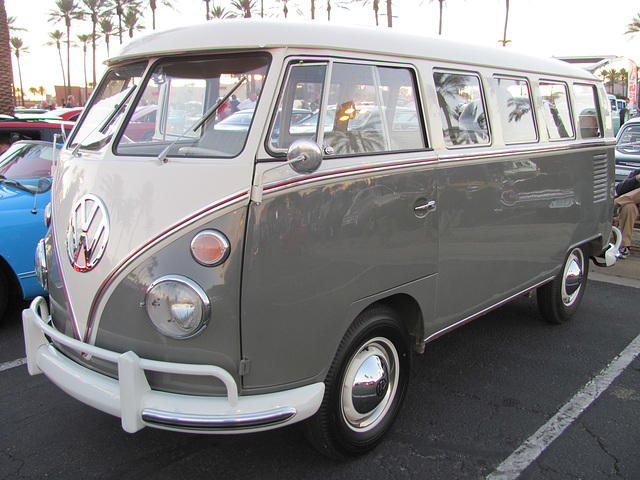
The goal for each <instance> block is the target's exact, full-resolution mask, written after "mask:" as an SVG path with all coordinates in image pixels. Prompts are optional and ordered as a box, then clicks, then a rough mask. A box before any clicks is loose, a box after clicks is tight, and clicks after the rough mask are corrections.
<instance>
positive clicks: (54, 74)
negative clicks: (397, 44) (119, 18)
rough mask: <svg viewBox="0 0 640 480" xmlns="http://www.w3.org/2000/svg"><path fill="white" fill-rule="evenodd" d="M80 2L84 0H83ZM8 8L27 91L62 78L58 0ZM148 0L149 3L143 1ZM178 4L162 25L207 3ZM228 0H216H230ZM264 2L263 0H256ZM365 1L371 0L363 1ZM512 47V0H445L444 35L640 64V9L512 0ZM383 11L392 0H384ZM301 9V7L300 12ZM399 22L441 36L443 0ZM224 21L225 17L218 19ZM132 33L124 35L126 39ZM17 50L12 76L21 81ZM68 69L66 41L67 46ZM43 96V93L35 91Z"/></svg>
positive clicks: (404, 11) (405, 6) (353, 11)
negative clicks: (56, 36) (634, 30)
mask: <svg viewBox="0 0 640 480" xmlns="http://www.w3.org/2000/svg"><path fill="white" fill-rule="evenodd" d="M78 1H79V0H78ZM263 1H264V4H265V9H266V16H268V17H269V18H272V19H273V18H276V19H278V20H280V21H283V22H284V21H292V20H308V19H309V18H310V12H309V5H310V0H299V1H296V0H289V2H288V7H289V16H288V18H287V19H284V17H283V15H282V12H281V10H280V8H281V6H282V3H279V2H277V1H276V0H263ZM4 3H5V8H6V10H7V15H8V16H12V17H16V22H15V24H16V26H18V27H22V28H25V29H26V31H18V32H14V33H13V34H12V35H13V36H17V37H20V38H21V39H22V40H23V42H24V45H25V46H26V47H28V49H29V52H30V53H23V54H21V56H20V66H21V70H22V83H23V87H24V89H25V91H28V89H29V87H36V88H37V87H39V86H44V87H45V89H46V91H47V92H48V93H53V92H54V87H53V86H54V85H55V84H57V85H62V72H61V69H60V60H59V57H58V50H57V49H56V47H55V46H48V45H46V44H47V43H48V42H49V41H51V38H50V37H49V35H48V34H49V33H50V32H52V31H54V30H56V29H58V30H61V31H65V26H64V23H58V24H54V23H52V22H50V21H49V13H50V11H52V10H53V9H54V8H55V0H4ZM145 3H148V2H145ZM171 3H172V4H173V5H174V6H175V7H176V8H175V9H170V8H168V7H166V6H164V5H162V4H161V2H158V4H159V7H158V9H157V10H156V30H165V29H169V28H173V27H177V26H182V25H188V24H192V23H200V22H203V21H205V3H204V1H202V0H171ZM228 3H230V2H229V0H215V4H216V5H220V6H223V7H225V8H226V9H227V10H230V8H229V7H228V6H227V5H228ZM257 3H258V4H259V3H260V0H258V2H257ZM331 3H332V6H333V8H332V11H331V17H332V18H331V22H332V23H339V24H358V25H368V26H371V27H374V26H375V17H374V13H373V9H372V7H371V0H369V1H368V2H360V3H356V2H354V3H352V4H349V7H348V8H341V7H340V3H341V2H340V0H332V2H331ZM362 3H365V4H364V5H362ZM509 3H510V9H509V22H508V29H507V39H508V40H511V41H510V43H508V44H507V46H506V47H501V46H500V43H499V40H501V39H502V36H503V30H504V20H505V12H506V7H505V5H506V0H446V2H445V6H444V11H443V27H442V37H443V38H449V39H454V40H458V41H463V42H469V43H474V44H481V45H487V46H491V47H495V48H506V49H508V50H512V51H518V52H523V53H527V54H531V55H535V56H539V57H551V56H587V55H617V56H625V57H628V58H630V59H632V60H634V61H635V62H636V63H638V64H640V34H637V35H636V36H635V37H632V36H630V35H625V34H624V32H626V31H627V25H628V24H629V23H630V22H631V20H632V19H633V18H634V17H635V16H636V15H638V14H639V13H640V2H638V1H637V0H608V1H607V2H603V1H602V0H510V2H509ZM315 4H316V20H315V21H323V22H324V21H326V10H324V9H325V2H324V1H323V0H315ZM381 4H382V5H381V12H384V11H385V10H386V2H385V1H384V0H381ZM298 11H301V12H303V15H299V14H298ZM393 14H394V18H393V28H394V29H398V30H401V31H404V32H413V33H417V34H420V35H428V36H437V35H438V18H439V2H438V1H437V0H395V1H394V3H393ZM216 21H224V20H216ZM379 21H380V26H379V27H378V28H388V27H386V24H387V18H386V16H381V17H380V19H379ZM143 24H144V25H145V26H146V28H145V29H144V30H142V31H141V32H137V33H136V34H135V36H134V38H139V37H141V36H143V35H146V34H149V33H151V32H152V29H151V12H150V10H149V9H147V10H146V11H145V17H144V19H143ZM90 32H91V23H90V22H89V21H86V22H80V23H76V24H74V25H72V30H71V37H72V39H73V40H77V38H76V35H78V34H87V33H90ZM127 40H128V36H126V35H125V37H124V41H125V43H126V41H127ZM119 49H120V45H119V41H118V39H117V38H112V39H111V40H110V51H111V54H112V55H113V54H114V53H116V52H117V51H118V50H119ZM106 58H107V51H106V46H105V44H104V41H102V42H101V43H100V45H98V47H97V76H98V78H100V76H101V74H102V73H103V72H104V70H105V67H104V65H102V62H103V61H104V60H105V59H106ZM15 60H16V59H15V56H14V57H13V58H12V61H13V64H14V68H13V69H14V79H15V83H16V85H19V81H18V72H17V65H16V61H15ZM63 61H64V64H65V68H66V46H65V47H64V48H63ZM83 63H84V60H83V52H82V48H72V49H71V83H72V84H73V85H77V86H84V70H83ZM87 64H88V67H87V68H88V70H87V74H88V76H89V81H91V76H92V75H91V49H89V51H88V53H87ZM35 98H39V96H37V97H35Z"/></svg>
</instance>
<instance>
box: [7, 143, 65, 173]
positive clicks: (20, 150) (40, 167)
mask: <svg viewBox="0 0 640 480" xmlns="http://www.w3.org/2000/svg"><path fill="white" fill-rule="evenodd" d="M52 164H53V144H51V143H39V142H18V143H14V144H13V145H12V146H11V147H10V148H9V149H8V150H7V151H6V152H5V153H4V154H3V155H2V156H1V157H0V178H7V179H13V180H24V179H38V178H41V177H50V176H51V166H52Z"/></svg>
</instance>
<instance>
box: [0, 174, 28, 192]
mask: <svg viewBox="0 0 640 480" xmlns="http://www.w3.org/2000/svg"><path fill="white" fill-rule="evenodd" d="M0 183H2V184H4V185H7V186H9V187H13V188H17V189H18V190H22V191H23V192H28V193H33V192H32V191H31V189H29V188H27V187H26V186H24V185H22V184H21V183H20V182H18V181H17V180H13V179H11V178H5V177H4V176H3V177H2V178H0Z"/></svg>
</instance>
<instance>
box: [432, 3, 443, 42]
mask: <svg viewBox="0 0 640 480" xmlns="http://www.w3.org/2000/svg"><path fill="white" fill-rule="evenodd" d="M434 1H435V2H438V3H439V4H440V16H439V20H438V35H442V14H443V11H444V2H445V0H429V3H431V2H434Z"/></svg>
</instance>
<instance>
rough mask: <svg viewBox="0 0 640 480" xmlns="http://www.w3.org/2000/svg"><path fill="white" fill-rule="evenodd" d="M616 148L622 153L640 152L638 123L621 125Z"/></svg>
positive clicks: (639, 128)
mask: <svg viewBox="0 0 640 480" xmlns="http://www.w3.org/2000/svg"><path fill="white" fill-rule="evenodd" d="M617 150H618V151H620V152H623V153H640V124H636V125H625V126H623V127H622V131H621V132H620V134H619V135H618V146H617Z"/></svg>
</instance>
